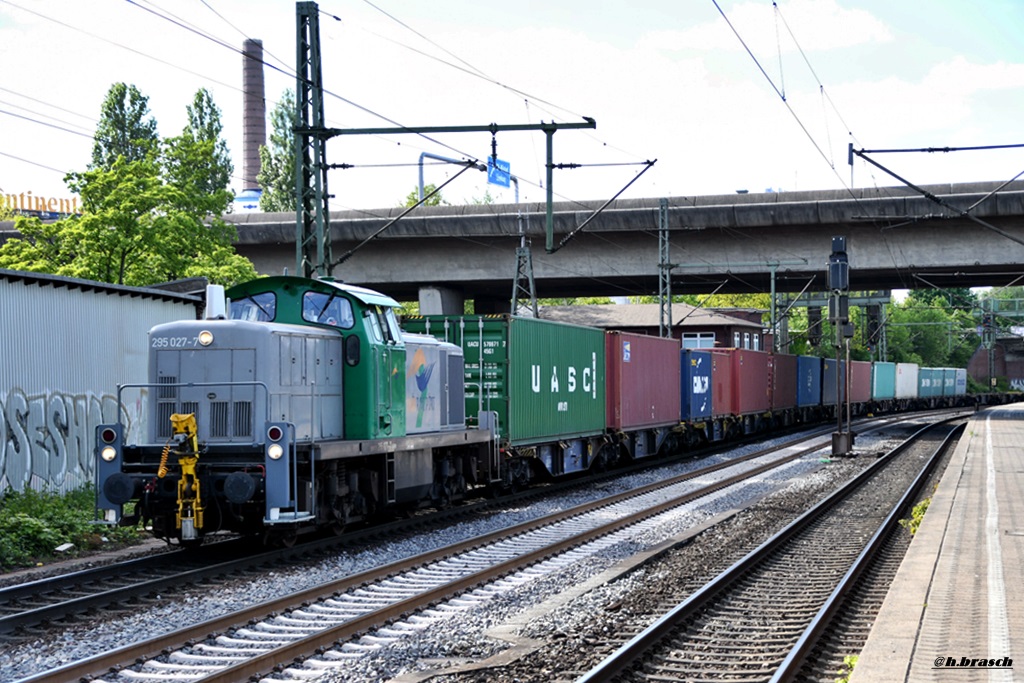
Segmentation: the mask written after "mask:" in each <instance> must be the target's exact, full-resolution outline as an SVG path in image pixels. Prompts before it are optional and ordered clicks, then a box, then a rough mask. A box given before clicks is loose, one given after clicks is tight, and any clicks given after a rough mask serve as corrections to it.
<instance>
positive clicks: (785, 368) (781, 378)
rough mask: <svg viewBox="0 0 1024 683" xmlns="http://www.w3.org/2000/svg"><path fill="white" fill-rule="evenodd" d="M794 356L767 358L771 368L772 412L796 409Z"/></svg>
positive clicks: (783, 355)
mask: <svg viewBox="0 0 1024 683" xmlns="http://www.w3.org/2000/svg"><path fill="white" fill-rule="evenodd" d="M796 363H797V361H796V356H790V355H788V354H785V353H773V354H772V355H771V356H770V358H769V364H770V365H769V367H770V368H771V377H772V393H771V406H772V410H786V409H788V408H795V407H796V402H797V401H796V384H797V376H798V373H797V369H796Z"/></svg>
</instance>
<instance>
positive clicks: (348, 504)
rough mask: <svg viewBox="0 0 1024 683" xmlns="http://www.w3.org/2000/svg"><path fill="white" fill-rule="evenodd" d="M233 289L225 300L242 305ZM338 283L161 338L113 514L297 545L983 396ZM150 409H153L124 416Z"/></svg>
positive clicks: (946, 373) (260, 290)
mask: <svg viewBox="0 0 1024 683" xmlns="http://www.w3.org/2000/svg"><path fill="white" fill-rule="evenodd" d="M225 294H226V298H225ZM397 308H398V303H397V302H396V301H394V300H393V299H391V298H390V297H387V296H385V295H382V294H380V293H377V292H374V291H371V290H368V289H364V288H360V287H356V286H352V285H347V284H342V283H338V282H334V281H330V280H312V279H306V278H298V277H288V276H282V277H269V278H262V279H258V280H254V281H251V282H248V283H245V284H242V285H239V286H236V287H234V288H232V289H230V290H228V291H227V292H226V293H225V292H224V291H223V289H220V290H219V291H218V288H216V287H213V288H211V294H209V295H208V303H207V308H206V314H205V317H204V319H202V320H184V321H180V322H173V323H167V324H162V325H158V326H156V327H154V328H153V329H152V330H151V331H150V333H149V340H148V348H149V377H148V378H147V381H146V382H144V383H139V384H127V385H123V386H120V387H118V404H119V410H118V415H119V416H122V417H121V418H119V420H118V422H116V423H112V424H105V425H100V426H98V427H97V430H96V450H95V453H96V463H97V465H96V495H97V501H96V505H97V519H98V521H100V522H103V523H107V524H121V525H134V524H139V523H141V524H144V525H146V526H147V527H149V528H151V529H152V533H153V534H154V535H155V536H157V537H159V538H164V539H167V540H168V541H169V542H171V541H173V542H178V543H181V544H183V545H198V544H200V543H201V542H202V540H203V538H204V537H206V536H207V535H209V534H211V533H214V532H217V531H231V532H237V533H240V534H260V535H262V536H263V537H264V538H265V539H266V540H268V541H277V542H281V543H286V544H287V543H290V542H292V541H293V540H294V539H295V538H296V536H297V535H298V534H299V533H302V532H306V531H313V530H320V529H333V530H335V531H338V532H340V531H341V530H343V529H344V528H345V527H346V526H347V525H350V524H352V523H354V522H357V521H360V520H365V519H368V518H370V517H372V516H375V515H379V514H382V513H385V512H395V511H399V510H403V509H410V508H416V507H422V506H425V505H433V506H444V505H447V504H450V503H452V502H453V501H456V500H459V499H461V498H464V497H465V496H467V495H469V494H472V493H476V492H481V493H482V492H484V491H493V490H508V489H514V488H517V487H521V486H526V485H528V484H530V483H531V482H532V481H534V480H536V479H538V478H541V477H548V478H550V477H560V476H565V475H570V474H573V473H577V472H582V471H585V470H588V469H590V468H594V467H598V466H611V465H613V464H615V463H616V462H618V461H620V460H623V459H638V458H645V457H649V456H653V455H655V454H657V453H662V452H667V451H672V450H676V449H682V448H686V447H690V446H694V445H696V444H700V443H703V442H709V441H717V440H722V439H728V438H730V437H733V436H735V435H738V434H751V433H756V432H761V431H766V430H769V429H772V428H776V427H779V426H785V425H793V424H799V423H804V422H806V423H809V422H813V421H817V420H822V419H826V418H828V417H831V416H833V415H834V413H835V410H836V409H837V404H840V403H843V402H844V398H845V395H846V393H845V392H846V388H847V377H849V382H848V384H849V395H850V402H851V406H852V411H853V413H854V414H861V413H864V412H867V411H872V410H898V409H910V408H924V407H934V406H940V405H954V404H957V403H963V402H966V401H968V400H969V397H968V396H966V372H965V371H964V370H962V369H943V368H921V367H918V366H916V365H913V364H907V363H899V364H893V363H861V362H856V361H854V362H851V363H850V368H849V372H846V368H845V365H844V364H841V363H840V364H839V365H837V364H836V362H835V361H832V360H828V359H824V360H823V359H820V358H815V357H808V356H790V355H781V354H772V353H768V352H763V351H753V350H747V349H706V350H705V349H681V348H680V342H679V340H676V339H663V338H657V337H649V336H643V335H637V334H629V333H623V332H605V331H603V330H599V329H595V328H589V327H581V326H577V325H571V324H567V323H559V322H552V321H547V320H542V319H533V318H520V317H513V316H508V315H503V316H425V317H413V318H409V319H406V320H405V321H403V324H402V325H401V326H400V325H399V320H398V317H397V315H396V309H397ZM126 405H134V406H136V408H137V410H136V412H137V414H138V415H139V419H138V420H136V421H135V422H134V423H133V424H132V425H129V424H128V423H127V420H125V419H124V418H123V416H124V415H127V410H125V408H124V406H126Z"/></svg>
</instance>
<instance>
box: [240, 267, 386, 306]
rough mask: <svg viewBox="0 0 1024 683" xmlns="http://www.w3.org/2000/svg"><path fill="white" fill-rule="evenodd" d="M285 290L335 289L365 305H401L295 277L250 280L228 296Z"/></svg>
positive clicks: (329, 282) (341, 284) (358, 289)
mask: <svg viewBox="0 0 1024 683" xmlns="http://www.w3.org/2000/svg"><path fill="white" fill-rule="evenodd" d="M285 288H289V289H290V288H296V289H299V288H301V289H314V290H320V291H324V292H330V290H332V289H335V290H341V291H342V292H345V293H346V294H349V295H351V296H353V297H355V298H356V299H358V300H359V301H362V302H363V303H364V304H371V305H379V306H391V307H394V308H397V307H399V306H400V305H401V304H399V303H398V302H397V301H395V300H394V299H392V298H391V297H389V296H387V295H386V294H381V293H380V292H376V291H374V290H372V289H367V288H366V287H359V286H358V285H349V284H345V283H344V282H339V281H337V280H317V279H313V278H306V277H296V276H294V275H275V276H272V277H262V278H257V279H255V280H250V281H249V282H243V283H242V284H240V285H235V286H234V287H232V288H231V289H229V290H228V291H227V292H226V294H227V296H229V297H231V298H232V299H234V298H237V297H238V296H239V295H242V296H245V295H248V294H253V293H258V292H266V291H271V290H279V289H285Z"/></svg>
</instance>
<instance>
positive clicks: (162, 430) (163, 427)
mask: <svg viewBox="0 0 1024 683" xmlns="http://www.w3.org/2000/svg"><path fill="white" fill-rule="evenodd" d="M174 408H175V403H174V401H170V402H167V401H160V402H159V403H157V415H156V420H157V427H156V435H157V436H158V437H160V438H161V439H168V438H170V436H171V415H173V414H174Z"/></svg>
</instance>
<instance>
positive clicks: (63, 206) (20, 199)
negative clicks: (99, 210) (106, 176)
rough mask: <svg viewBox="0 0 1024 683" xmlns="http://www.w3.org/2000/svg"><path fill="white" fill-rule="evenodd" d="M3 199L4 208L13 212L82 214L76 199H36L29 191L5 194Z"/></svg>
mask: <svg viewBox="0 0 1024 683" xmlns="http://www.w3.org/2000/svg"><path fill="white" fill-rule="evenodd" d="M3 198H4V206H6V207H7V208H8V209H13V210H14V211H26V212H34V213H63V214H74V213H82V208H81V207H80V206H79V204H78V197H71V198H59V197H38V196H36V195H34V194H32V191H31V190H29V191H28V192H22V193H20V194H5V195H3Z"/></svg>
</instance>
